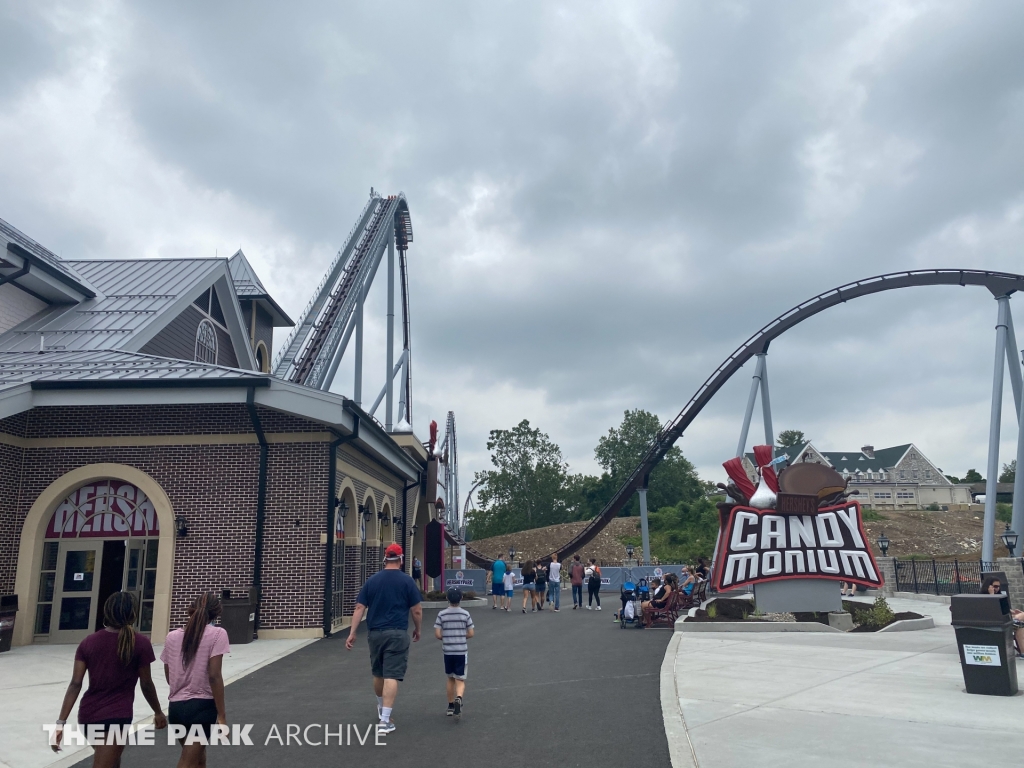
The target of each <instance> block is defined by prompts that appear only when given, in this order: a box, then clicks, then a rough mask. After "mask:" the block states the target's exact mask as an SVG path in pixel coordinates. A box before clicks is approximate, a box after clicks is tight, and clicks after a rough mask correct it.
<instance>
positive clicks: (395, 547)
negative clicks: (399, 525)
mask: <svg viewBox="0 0 1024 768" xmlns="http://www.w3.org/2000/svg"><path fill="white" fill-rule="evenodd" d="M384 559H385V560H401V559H402V545H401V544H388V548H387V549H385V550H384Z"/></svg>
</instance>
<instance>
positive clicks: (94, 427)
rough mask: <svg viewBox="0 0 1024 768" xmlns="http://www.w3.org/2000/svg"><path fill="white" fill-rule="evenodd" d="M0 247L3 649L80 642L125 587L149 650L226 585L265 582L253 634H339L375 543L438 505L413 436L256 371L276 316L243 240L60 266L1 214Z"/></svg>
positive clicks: (281, 318)
mask: <svg viewBox="0 0 1024 768" xmlns="http://www.w3.org/2000/svg"><path fill="white" fill-rule="evenodd" d="M0 246H2V248H3V250H0V594H11V593H13V594H17V595H18V598H19V604H20V612H19V615H18V621H17V624H16V627H15V642H16V643H17V644H28V643H32V642H77V641H79V640H80V639H81V638H82V637H84V636H85V635H86V634H88V633H89V632H91V631H93V630H95V629H96V628H98V626H99V625H100V623H101V621H102V615H101V613H102V604H103V601H104V600H105V598H106V596H107V595H108V594H110V593H111V592H114V591H117V590H120V589H126V590H130V591H135V592H136V593H137V594H138V596H139V598H140V602H141V606H142V615H141V617H140V625H139V628H140V630H141V631H143V632H147V633H149V634H150V635H151V636H152V639H153V640H154V642H161V641H162V639H163V637H164V635H165V634H166V633H167V631H168V629H169V628H172V627H175V626H178V625H180V624H181V623H182V622H183V620H184V618H185V609H186V606H187V605H188V603H189V602H190V601H191V600H192V599H193V598H194V597H195V596H196V595H197V594H198V593H199V592H200V591H202V590H220V589H224V588H252V589H254V590H255V592H256V593H257V594H258V595H259V603H258V618H257V627H258V634H259V636H260V637H319V636H322V635H323V634H324V633H325V632H330V631H332V630H334V629H338V628H340V627H342V626H344V625H345V624H346V623H347V617H348V616H350V615H351V613H352V608H353V606H354V603H355V595H356V593H357V592H358V589H359V587H360V586H361V585H362V582H363V581H364V580H365V579H366V578H367V577H368V576H369V575H372V574H373V573H375V572H376V571H377V570H378V569H379V568H380V565H381V556H380V554H381V551H382V549H383V547H384V546H385V545H386V543H388V542H390V541H395V540H397V541H400V542H404V543H406V544H407V545H408V544H409V538H408V536H409V535H411V533H412V532H413V531H414V530H415V529H414V527H413V526H414V523H417V522H418V523H420V529H421V530H422V525H423V524H424V523H425V522H426V520H428V519H429V516H430V514H432V509H431V508H430V506H429V505H427V504H426V503H425V502H424V500H423V494H422V493H421V479H422V478H423V477H424V475H425V471H424V470H425V468H426V460H427V453H426V451H425V449H424V448H423V446H422V445H421V444H420V443H419V441H418V440H417V439H416V438H415V437H414V436H413V435H412V433H411V432H410V433H404V434H388V433H386V432H385V431H384V430H383V429H382V428H381V427H380V425H379V424H377V422H376V421H375V420H374V419H372V418H370V417H369V416H367V414H366V413H365V412H363V411H362V410H360V409H359V408H358V407H356V406H355V404H354V403H352V402H351V401H350V400H347V399H346V398H344V397H342V396H340V395H334V394H331V393H327V392H321V391H319V390H315V389H312V388H308V387H304V386H300V385H296V384H293V383H290V382H286V381H283V380H281V379H278V378H275V377H273V376H271V375H269V374H268V373H267V371H269V369H270V359H271V355H272V354H273V329H274V327H281V326H288V325H291V324H292V323H291V320H289V318H288V317H287V315H286V314H285V313H284V312H283V311H282V310H281V308H280V307H279V306H278V305H277V304H276V303H275V302H274V300H273V299H272V298H271V297H270V295H269V293H268V292H267V291H266V289H265V288H264V286H263V285H262V283H261V282H260V280H259V278H258V277H257V276H256V274H255V273H254V271H253V270H252V267H251V266H250V265H249V263H248V262H247V261H246V259H245V256H244V255H243V254H242V253H241V251H239V252H238V253H237V254H235V255H234V256H233V257H232V258H231V259H145V260H109V261H104V260H94V261H71V260H62V259H60V258H58V257H57V256H56V255H54V254H53V253H51V252H50V251H48V250H47V249H45V248H44V247H42V246H41V245H39V244H38V243H36V242H34V241H33V240H31V239H30V238H28V237H26V236H25V235H23V234H22V233H20V232H18V231H17V230H16V229H14V228H13V227H11V226H10V225H8V224H7V223H6V222H3V221H2V220H0ZM419 548H420V549H421V548H422V545H420V547H419ZM410 560H411V558H410Z"/></svg>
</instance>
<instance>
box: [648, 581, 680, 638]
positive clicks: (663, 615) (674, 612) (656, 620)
mask: <svg viewBox="0 0 1024 768" xmlns="http://www.w3.org/2000/svg"><path fill="white" fill-rule="evenodd" d="M686 600H689V598H688V597H687V596H686V595H684V594H683V593H682V592H676V591H675V590H673V591H672V594H671V595H669V596H668V602H667V603H666V604H665V607H664V608H648V609H647V610H648V613H649V615H648V616H645V617H644V618H645V620H646V626H648V627H668V628H670V629H674V628H675V626H676V619H678V618H679V611H680V610H682V609H683V607H684V606H685V601H686Z"/></svg>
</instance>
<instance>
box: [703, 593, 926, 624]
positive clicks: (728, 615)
mask: <svg viewBox="0 0 1024 768" xmlns="http://www.w3.org/2000/svg"><path fill="white" fill-rule="evenodd" d="M842 604H843V610H844V611H846V612H847V613H849V614H850V615H851V617H852V618H853V622H854V627H853V629H852V630H849V631H851V632H877V631H879V630H882V629H884V628H886V627H888V626H890V625H892V624H895V623H896V622H898V621H908V620H913V619H923V618H925V617H924V616H921V614H919V613H913V612H910V611H904V612H901V613H895V612H893V610H892V609H891V608H890V607H889V604H888V603H887V602H886V600H885V598H884V597H878V598H876V600H875V602H874V603H873V604H870V605H869V604H866V603H856V602H853V601H850V600H844V601H843V603H842ZM828 616H829V614H828V613H827V612H824V611H821V612H813V613H758V612H757V610H756V607H755V605H754V603H753V601H751V600H743V599H736V598H726V597H718V598H715V599H714V600H712V601H711V602H709V603H708V604H707V605H706V606H705V607H704V608H701V609H698V610H697V611H695V612H694V614H693V615H692V616H689V617H687V618H686V622H687V623H689V622H697V623H699V622H709V623H722V624H736V623H737V622H743V623H745V624H747V623H755V622H761V623H773V624H777V623H817V624H824V625H826V626H827V625H828V623H829V621H828ZM724 628H725V627H723V629H724Z"/></svg>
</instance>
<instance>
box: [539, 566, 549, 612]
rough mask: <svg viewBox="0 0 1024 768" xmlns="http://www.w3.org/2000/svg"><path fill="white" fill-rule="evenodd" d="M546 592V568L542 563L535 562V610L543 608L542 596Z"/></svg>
mask: <svg viewBox="0 0 1024 768" xmlns="http://www.w3.org/2000/svg"><path fill="white" fill-rule="evenodd" d="M547 593H548V569H547V567H546V566H545V565H544V564H543V563H537V610H538V611H543V610H544V597H545V596H546V595H547Z"/></svg>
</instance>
